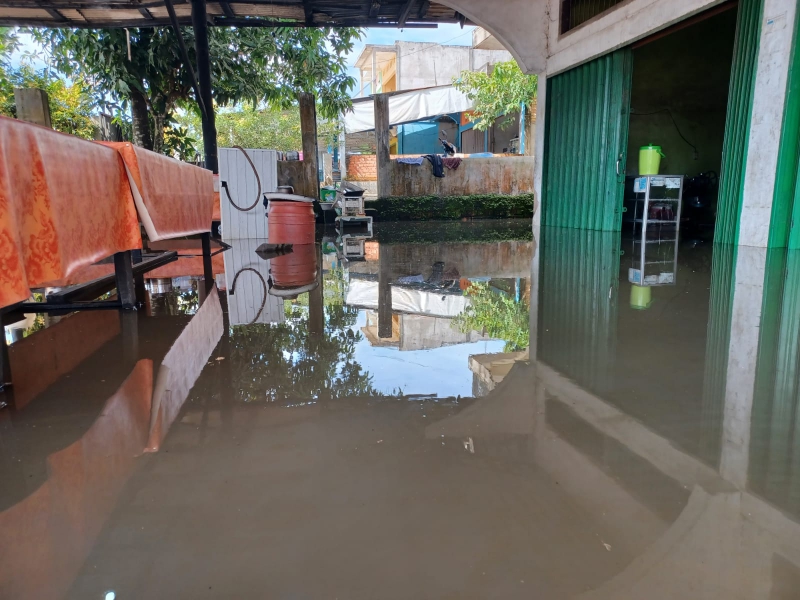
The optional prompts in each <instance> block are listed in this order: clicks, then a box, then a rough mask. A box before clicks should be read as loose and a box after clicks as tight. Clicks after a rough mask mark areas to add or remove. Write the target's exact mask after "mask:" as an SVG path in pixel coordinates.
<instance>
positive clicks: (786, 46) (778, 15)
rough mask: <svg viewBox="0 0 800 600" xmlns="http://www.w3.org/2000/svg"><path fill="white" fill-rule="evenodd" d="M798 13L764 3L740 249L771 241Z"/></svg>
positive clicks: (787, 4)
mask: <svg viewBox="0 0 800 600" xmlns="http://www.w3.org/2000/svg"><path fill="white" fill-rule="evenodd" d="M796 13H797V2H796V0H765V2H764V17H763V21H762V24H761V39H760V41H759V49H758V62H757V64H756V82H755V89H754V93H753V113H752V117H751V127H750V137H749V143H748V147H747V164H746V167H745V180H744V196H743V203H742V214H741V216H740V220H739V223H740V225H739V244H740V245H745V246H758V247H761V248H765V247H766V246H767V242H768V240H769V227H770V219H771V216H772V199H773V196H774V193H775V175H776V173H777V167H778V151H779V148H780V142H781V127H782V125H783V113H784V108H785V104H786V84H787V81H788V75H789V66H790V63H791V55H792V37H793V34H794V25H795V16H796Z"/></svg>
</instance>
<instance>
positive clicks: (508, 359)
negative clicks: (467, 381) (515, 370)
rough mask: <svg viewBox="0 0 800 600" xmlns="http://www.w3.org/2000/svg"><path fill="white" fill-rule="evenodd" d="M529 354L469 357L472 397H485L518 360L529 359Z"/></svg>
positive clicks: (509, 353)
mask: <svg viewBox="0 0 800 600" xmlns="http://www.w3.org/2000/svg"><path fill="white" fill-rule="evenodd" d="M527 356H528V352H527V351H526V352H496V353H492V354H473V355H472V356H470V357H469V370H470V371H472V395H473V396H475V397H476V398H480V397H482V396H485V395H486V394H488V393H489V392H491V391H492V390H493V389H494V388H495V387H497V386H498V385H499V384H500V383H501V382H502V381H503V379H505V376H506V375H508V373H509V372H510V371H511V368H512V367H513V366H514V363H516V362H517V361H518V360H524V359H525V358H527Z"/></svg>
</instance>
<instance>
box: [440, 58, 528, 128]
mask: <svg viewBox="0 0 800 600" xmlns="http://www.w3.org/2000/svg"><path fill="white" fill-rule="evenodd" d="M453 85H454V86H455V88H456V89H457V90H459V91H460V92H462V93H463V94H465V95H466V96H467V98H469V99H470V100H472V101H473V102H474V103H475V108H474V110H473V112H472V113H470V114H469V119H470V121H472V122H474V123H475V129H477V130H479V131H486V130H487V129H489V127H491V126H492V123H494V121H495V119H496V118H497V117H500V116H502V115H511V114H513V113H516V112H517V111H519V109H520V106H521V105H523V104H524V105H525V107H526V113H527V115H529V118H530V116H532V113H533V110H535V106H536V92H537V86H538V79H537V77H536V75H525V74H524V73H523V72H522V70H521V69H520V68H519V65H517V63H516V61H513V60H510V61H508V62H501V63H497V64H496V65H494V68H493V69H492V72H491V73H484V72H480V71H463V72H462V73H461V75H459V77H457V78H456V79H455V80H454V81H453ZM511 122H512V119H511V118H506V119H504V120H503V121H502V122H501V123H500V127H501V128H506V127H508V125H509V124H510V123H511Z"/></svg>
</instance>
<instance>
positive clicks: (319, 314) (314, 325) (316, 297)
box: [308, 244, 325, 336]
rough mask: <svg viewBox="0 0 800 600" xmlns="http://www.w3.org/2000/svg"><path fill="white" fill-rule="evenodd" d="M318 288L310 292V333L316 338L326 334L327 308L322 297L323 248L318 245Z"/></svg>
mask: <svg viewBox="0 0 800 600" xmlns="http://www.w3.org/2000/svg"><path fill="white" fill-rule="evenodd" d="M316 252H317V265H318V268H317V287H315V288H314V289H313V290H311V291H310V292H308V332H309V333H310V334H312V335H314V336H321V335H322V334H323V333H325V306H324V303H323V297H322V291H323V286H322V246H321V245H320V244H316Z"/></svg>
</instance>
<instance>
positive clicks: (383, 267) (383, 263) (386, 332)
mask: <svg viewBox="0 0 800 600" xmlns="http://www.w3.org/2000/svg"><path fill="white" fill-rule="evenodd" d="M391 277H392V251H391V246H388V245H382V246H381V257H380V267H379V270H378V337H379V338H381V339H386V338H390V337H392V286H391V285H390V282H391Z"/></svg>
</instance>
